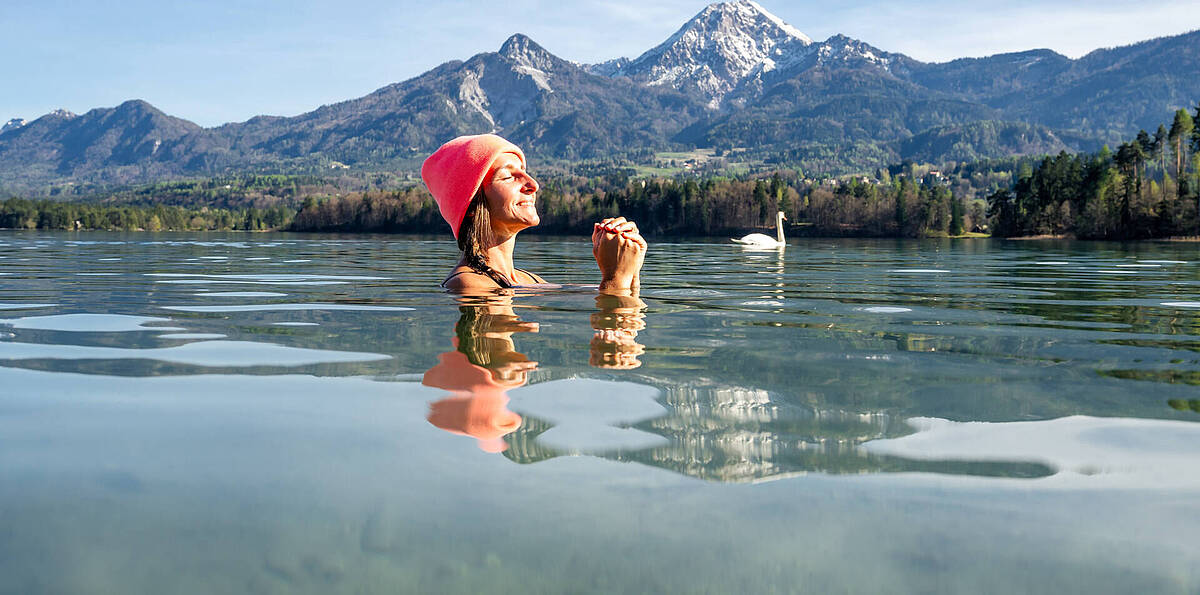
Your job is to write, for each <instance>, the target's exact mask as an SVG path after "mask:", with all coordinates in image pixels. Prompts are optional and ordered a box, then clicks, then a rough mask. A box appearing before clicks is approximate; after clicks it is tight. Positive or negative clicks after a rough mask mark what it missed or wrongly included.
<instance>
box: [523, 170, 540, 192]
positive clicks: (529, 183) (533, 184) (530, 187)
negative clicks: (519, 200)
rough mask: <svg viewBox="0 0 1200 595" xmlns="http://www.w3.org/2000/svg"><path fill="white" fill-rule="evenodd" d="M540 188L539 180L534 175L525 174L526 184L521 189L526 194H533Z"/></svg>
mask: <svg viewBox="0 0 1200 595" xmlns="http://www.w3.org/2000/svg"><path fill="white" fill-rule="evenodd" d="M539 188H541V186H539V185H538V183H537V180H535V179H533V176H531V175H529V174H525V185H524V186H522V187H521V191H522V192H524V193H525V194H533V193H534V192H537V191H538V189H539Z"/></svg>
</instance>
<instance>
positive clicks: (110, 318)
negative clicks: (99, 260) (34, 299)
mask: <svg viewBox="0 0 1200 595" xmlns="http://www.w3.org/2000/svg"><path fill="white" fill-rule="evenodd" d="M151 322H171V319H170V318H156V317H153V316H127V315H125V314H55V315H51V316H26V317H23V318H12V319H2V318H0V324H3V325H8V326H11V327H13V328H19V329H29V330H39V331H72V332H81V333H122V332H130V331H182V330H186V329H182V328H177V327H165V326H158V327H147V326H145V325H146V324H149V323H151Z"/></svg>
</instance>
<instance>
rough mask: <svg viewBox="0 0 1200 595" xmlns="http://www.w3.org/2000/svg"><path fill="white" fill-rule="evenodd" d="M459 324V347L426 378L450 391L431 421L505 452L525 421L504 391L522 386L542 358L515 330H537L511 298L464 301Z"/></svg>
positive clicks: (456, 339)
mask: <svg viewBox="0 0 1200 595" xmlns="http://www.w3.org/2000/svg"><path fill="white" fill-rule="evenodd" d="M461 310H462V316H461V317H459V320H458V324H457V325H455V327H454V331H455V337H454V346H455V350H454V351H448V352H446V353H443V354H441V355H439V356H438V363H437V365H436V366H434V367H433V368H430V370H429V371H428V372H426V373H425V377H424V379H422V383H423V384H425V385H426V386H433V387H437V388H442V389H445V390H448V391H450V392H451V394H450V395H449V396H447V397H446V398H443V399H441V400H439V401H437V402H435V403H432V404H431V405H430V406H429V417H428V419H429V423H431V424H433V425H434V426H437V427H439V428H441V429H443V430H446V431H448V432H453V433H455V434H463V435H467V436H472V437H474V438H475V439H476V440H478V441H479V448H480V449H482V450H485V451H487V452H501V451H503V450H505V449H506V448H508V445H507V444H506V443H505V442H504V440H503V439H502V438H503V436H505V435H508V434H511V433H512V432H514V431H516V429H517V428H519V427H520V426H521V416H519V415H517V414H516V413H513V412H512V411H509V410H508V395H506V394H505V391H507V390H509V389H511V388H516V387H519V386H523V385H524V384H525V383H526V382H528V381H529V372H531V371H533V370H535V369H537V362H534V361H530V360H529V358H527V357H525V355H524V354H522V353H519V352H518V351H517V350H516V348H515V345H514V344H513V340H512V334H513V333H514V332H537V325H536V324H534V323H527V322H523V321H521V320H520V319H518V318H517V316H516V314H514V313H513V310H512V306H511V303H508V304H499V305H484V306H463V307H462V308H461Z"/></svg>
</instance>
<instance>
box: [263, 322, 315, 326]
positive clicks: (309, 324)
mask: <svg viewBox="0 0 1200 595" xmlns="http://www.w3.org/2000/svg"><path fill="white" fill-rule="evenodd" d="M272 324H274V325H275V326H321V324H320V323H317V322H274V323H272Z"/></svg>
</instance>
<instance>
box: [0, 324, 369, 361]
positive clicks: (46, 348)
mask: <svg viewBox="0 0 1200 595" xmlns="http://www.w3.org/2000/svg"><path fill="white" fill-rule="evenodd" d="M143 330H151V329H143ZM154 330H157V329H154ZM29 359H63V360H95V359H148V360H155V361H163V362H171V363H176V364H189V365H194V366H206V367H246V366H307V365H311V364H334V363H345V362H370V361H379V360H385V359H391V356H389V355H383V354H379V353H359V352H353V351H328V350H324V349H304V348H300V347H285V346H282V345H274V344H271V343H255V342H251V341H200V342H197V343H188V344H185V345H179V346H176V347H160V348H155V349H124V348H120V347H88V346H82V345H43V344H35V343H7V342H0V360H29Z"/></svg>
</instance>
